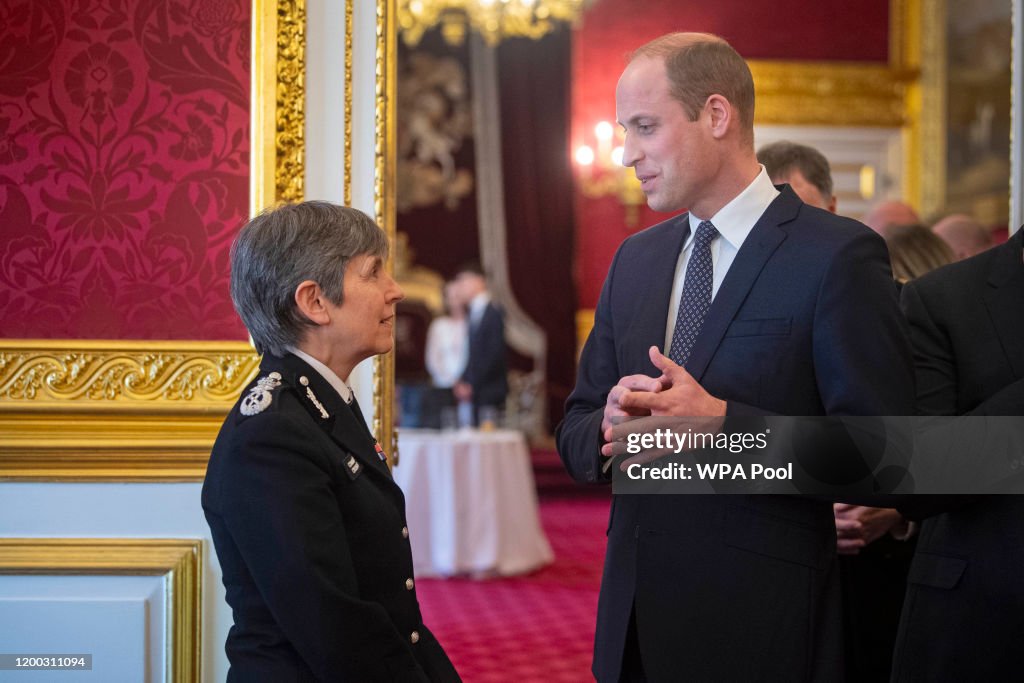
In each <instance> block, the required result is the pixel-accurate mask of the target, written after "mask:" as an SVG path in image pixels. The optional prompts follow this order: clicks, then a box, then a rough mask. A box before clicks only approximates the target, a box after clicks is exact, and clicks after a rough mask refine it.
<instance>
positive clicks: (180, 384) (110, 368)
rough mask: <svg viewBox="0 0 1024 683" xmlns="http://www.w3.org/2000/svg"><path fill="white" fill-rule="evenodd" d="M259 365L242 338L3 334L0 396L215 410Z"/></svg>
mask: <svg viewBox="0 0 1024 683" xmlns="http://www.w3.org/2000/svg"><path fill="white" fill-rule="evenodd" d="M258 365H259V358H258V356H257V355H256V353H255V351H254V350H253V349H252V347H251V346H249V345H248V344H246V343H244V342H194V343H193V344H192V345H190V346H188V347H186V346H182V344H181V343H180V342H144V341H100V340H83V341H76V340H52V341H38V342H35V343H33V344H32V345H31V346H26V345H25V343H24V342H23V341H22V340H0V400H3V401H4V402H5V407H18V408H22V409H25V410H31V409H35V410H54V409H56V410H60V409H67V410H70V411H75V410H91V409H95V408H101V409H104V408H115V407H116V408H120V407H122V406H123V407H124V408H129V409H139V408H142V409H146V410H156V411H158V412H160V411H168V410H171V411H174V412H178V411H179V410H180V409H186V410H189V411H193V412H195V411H204V410H219V409H220V408H222V407H223V406H224V404H225V403H226V402H227V403H228V404H229V405H230V404H231V403H234V400H235V399H236V398H237V397H238V394H239V392H240V391H241V390H242V388H243V387H245V385H246V384H248V382H249V380H250V379H251V378H252V377H253V375H254V374H255V372H256V368H257V367H258Z"/></svg>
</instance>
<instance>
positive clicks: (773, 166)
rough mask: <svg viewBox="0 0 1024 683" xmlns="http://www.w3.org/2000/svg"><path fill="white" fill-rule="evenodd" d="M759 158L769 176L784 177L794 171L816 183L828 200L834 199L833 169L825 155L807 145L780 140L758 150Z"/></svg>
mask: <svg viewBox="0 0 1024 683" xmlns="http://www.w3.org/2000/svg"><path fill="white" fill-rule="evenodd" d="M757 160H758V161H759V162H761V163H762V164H764V168H765V170H766V171H768V177H769V178H771V179H772V180H775V179H776V178H780V179H784V178H786V177H787V176H788V175H789V174H791V173H792V172H793V171H800V175H802V176H803V177H804V178H806V179H807V182H809V183H810V184H811V185H814V187H816V188H817V189H818V192H820V193H821V196H822V199H824V200H825V201H826V202H827V201H830V200H831V199H832V169H831V168H830V167H829V165H828V159H826V158H825V155H824V154H822V153H821V152H819V151H818V150H816V149H814V148H813V147H808V146H807V145H801V144H797V143H795V142H787V141H785V140H780V141H779V142H773V143H771V144H768V145H764V146H763V147H761V149H759V150H757Z"/></svg>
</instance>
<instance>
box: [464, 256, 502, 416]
mask: <svg viewBox="0 0 1024 683" xmlns="http://www.w3.org/2000/svg"><path fill="white" fill-rule="evenodd" d="M455 285H456V287H458V289H459V292H460V294H461V295H462V300H463V302H464V303H465V306H466V315H467V318H468V320H469V357H468V359H467V360H466V369H465V370H464V371H463V373H462V377H460V378H459V381H458V382H457V383H456V384H455V387H454V388H453V391H454V393H455V397H456V398H457V399H459V401H467V402H471V403H472V405H473V416H474V417H473V419H474V421H475V422H476V421H479V420H480V414H481V409H483V408H493V409H494V410H495V411H501V410H503V409H504V408H505V398H506V397H507V396H508V363H507V358H506V352H505V316H504V314H503V313H502V311H501V309H500V308H498V306H497V305H495V303H494V302H493V301H491V295H490V293H489V292H488V291H487V280H486V279H485V278H484V272H483V270H482V269H481V268H480V266H478V265H476V264H468V265H465V266H463V267H462V268H461V269H460V270H459V272H458V274H457V275H456V276H455Z"/></svg>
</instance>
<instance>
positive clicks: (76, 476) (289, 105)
mask: <svg viewBox="0 0 1024 683" xmlns="http://www.w3.org/2000/svg"><path fill="white" fill-rule="evenodd" d="M252 7H253V11H252V16H253V19H252V46H253V48H252V53H253V56H252V59H253V68H252V75H253V82H252V104H251V111H252V131H253V136H252V165H251V171H250V206H251V207H252V209H253V210H254V211H255V210H259V209H261V208H262V207H264V206H266V205H268V204H272V203H273V202H275V201H278V200H300V199H302V197H303V191H304V188H303V183H304V164H305V140H304V136H305V130H304V128H305V120H304V103H305V96H304V88H305V84H304V79H305V0H253V5H252ZM258 360H259V359H258V357H257V356H256V353H255V351H254V350H253V349H252V347H251V346H250V345H249V344H248V343H246V342H232V341H224V342H189V341H160V342H149V341H118V340H74V339H73V340H33V339H5V340H0V480H12V479H16V480H43V481H53V480H101V481H139V480H141V481H196V480H200V479H202V477H203V476H204V474H205V471H206V459H207V457H208V455H209V450H210V446H211V445H212V443H213V439H214V437H215V436H216V433H217V429H218V428H219V425H220V422H221V421H222V420H223V417H224V415H225V414H226V413H227V411H228V410H229V409H230V407H231V405H232V404H233V403H234V401H235V399H236V398H237V396H238V394H239V393H240V392H241V390H242V388H243V387H244V386H245V385H246V384H247V383H248V382H249V381H250V379H251V378H252V377H253V375H254V374H255V372H256V369H257V366H258Z"/></svg>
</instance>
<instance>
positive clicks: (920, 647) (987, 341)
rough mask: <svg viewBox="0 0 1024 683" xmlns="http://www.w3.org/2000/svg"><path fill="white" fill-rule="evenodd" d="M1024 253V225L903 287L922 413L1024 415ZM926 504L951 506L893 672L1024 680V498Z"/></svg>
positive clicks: (897, 676) (907, 608)
mask: <svg viewBox="0 0 1024 683" xmlns="http://www.w3.org/2000/svg"><path fill="white" fill-rule="evenodd" d="M1022 254H1024V230H1018V231H1017V234H1016V235H1014V236H1013V237H1012V238H1011V239H1010V240H1009V241H1007V242H1006V243H1005V244H1003V245H1000V246H998V247H995V248H993V249H990V250H988V251H986V252H983V253H981V254H978V255H977V256H974V257H972V258H969V259H966V260H964V261H961V262H959V263H954V264H952V265H949V266H946V267H944V268H940V269H938V270H935V271H933V272H931V273H928V274H927V275H925V276H923V277H921V278H919V279H918V280H915V281H913V282H910V283H908V284H907V286H906V287H904V289H903V297H902V303H903V308H904V311H905V313H906V315H907V320H908V322H909V323H910V333H911V341H912V342H913V346H914V362H915V366H916V368H917V401H918V402H917V408H918V412H919V413H921V414H922V415H1010V416H1021V415H1024V261H1022ZM972 455H975V454H972V453H969V452H968V453H964V457H965V458H970V457H972ZM926 502H928V503H934V504H935V508H936V509H935V510H932V511H931V512H936V511H942V510H946V509H948V510H949V511H948V512H944V513H943V514H938V515H936V516H932V517H929V518H928V519H926V520H925V521H924V523H923V524H922V527H921V535H920V538H919V539H918V542H917V552H916V553H915V555H914V560H913V563H912V564H911V567H910V576H909V578H908V585H907V595H906V598H905V600H904V602H903V605H904V607H903V614H902V616H901V622H900V632H899V635H898V636H897V640H896V653H895V657H894V662H893V676H892V679H893V680H894V681H968V680H971V681H975V680H976V681H983V680H984V681H992V680H1010V679H1019V678H1020V677H1021V668H1020V667H1021V665H1020V645H1021V642H1022V639H1024V583H1022V575H1021V570H1022V568H1024V499H1022V498H1021V496H1014V495H992V496H978V497H975V498H970V499H967V502H965V497H959V498H958V497H955V496H954V497H937V498H934V499H932V500H931V501H926ZM918 507H920V506H918ZM926 507H927V506H926ZM908 512H909V513H910V514H914V512H915V511H913V510H908Z"/></svg>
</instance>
